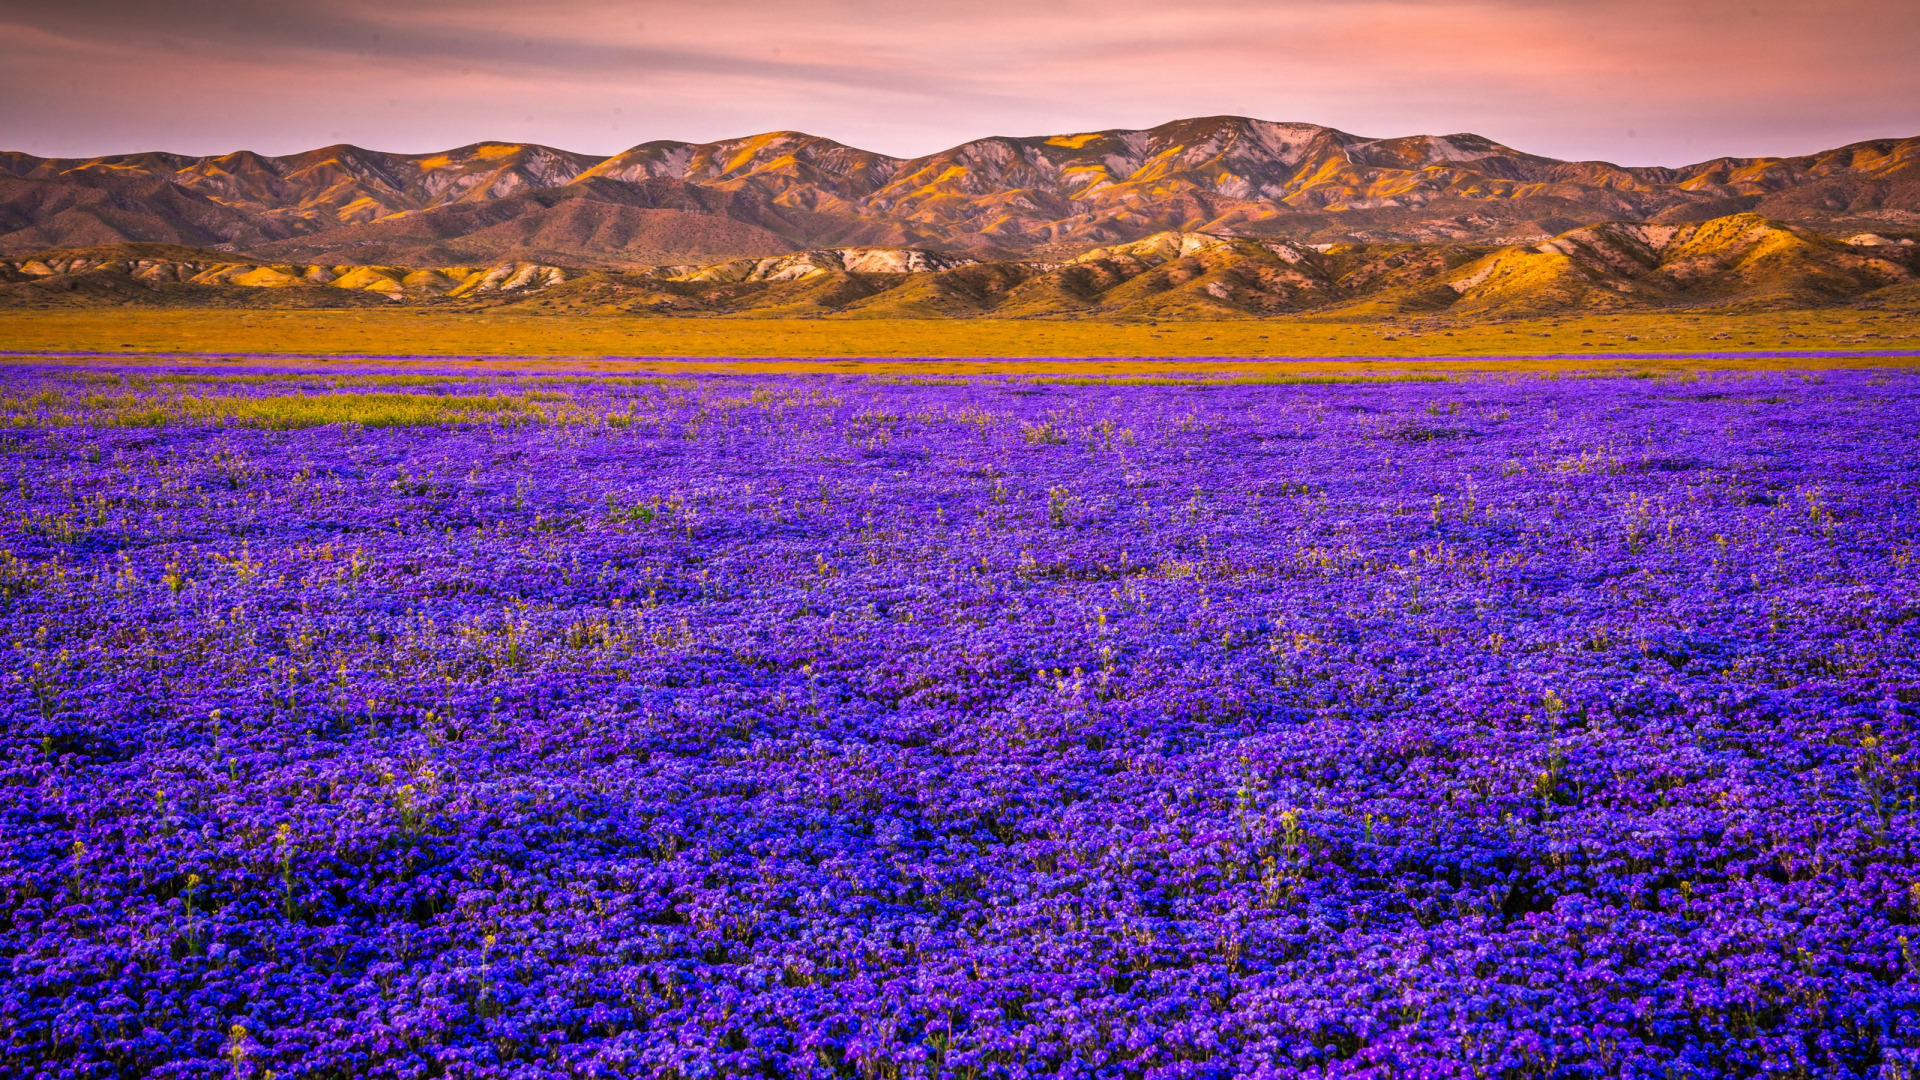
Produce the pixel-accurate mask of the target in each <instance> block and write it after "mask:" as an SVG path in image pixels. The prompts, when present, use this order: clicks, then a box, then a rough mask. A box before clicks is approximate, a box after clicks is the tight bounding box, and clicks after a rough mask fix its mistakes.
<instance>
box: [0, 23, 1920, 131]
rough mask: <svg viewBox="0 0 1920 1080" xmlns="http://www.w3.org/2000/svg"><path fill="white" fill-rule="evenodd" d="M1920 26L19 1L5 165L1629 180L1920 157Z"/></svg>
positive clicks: (4, 26)
mask: <svg viewBox="0 0 1920 1080" xmlns="http://www.w3.org/2000/svg"><path fill="white" fill-rule="evenodd" d="M1917 58H1920V3H1917V2H1915V0H1824V2H1800V0H1794V2H1788V0H1738V2H1727V0H1546V2H1529V0H1281V2H1268V3H1258V2H1251V0H1184V2H1177V3H1150V2H1144V0H1102V2H1098V3H1095V2H1081V0H1062V2H1050V0H1017V2H1016V0H947V2H938V3H935V2H920V0H915V2H872V0H868V2H862V0H829V2H818V0H779V2H769V0H687V2H679V0H667V2H653V0H645V2H638V3H616V2H609V0H566V2H564V3H544V2H541V0H521V2H505V0H458V2H455V0H399V2H393V0H387V2H383V3H372V2H366V0H332V2H330V3H326V4H324V5H322V4H311V3H304V2H301V3H296V2H281V0H164V2H160V0H31V2H29V0H0V63H4V64H5V68H4V70H5V71H6V72H7V78H6V81H7V84H8V89H7V91H6V97H7V103H6V105H5V106H4V108H0V149H12V150H24V151H27V152H29V153H33V154H38V155H41V156H54V155H93V154H104V153H117V152H127V151H134V150H173V151H178V152H183V153H193V154H206V153H218V152H224V151H228V150H235V149H243V148H244V149H252V150H258V151H261V152H264V153H288V152H292V151H296V150H303V149H309V148H312V147H315V146H320V145H324V144H327V143H332V142H341V141H345V142H352V143H357V144H359V145H362V146H367V147H372V148H375V149H381V150H396V151H428V150H437V149H443V148H447V147H452V146H458V145H462V144H465V143H469V142H475V141H479V140H483V139H497V140H513V141H528V142H540V143H545V144H547V145H550V146H558V147H563V148H566V149H569V150H578V151H582V152H588V153H612V152H614V151H616V150H620V149H624V148H625V147H628V146H631V145H633V144H635V143H639V142H644V141H647V140H649V139H661V138H673V139H688V140H708V139H715V138H723V137H728V136H735V135H744V134H750V133H754V132H759V131H767V130H773V129H780V128H792V129H798V130H802V131H808V132H811V133H813V134H817V135H825V136H828V137H830V138H834V139H838V140H840V141H842V142H846V143H850V144H853V145H856V146H861V147H865V148H867V149H872V150H880V151H884V152H887V153H892V154H898V155H903V156H910V155H918V154H924V153H929V152H932V151H935V150H940V149H944V148H946V147H948V146H951V145H954V144H956V143H959V142H963V141H965V140H967V139H971V138H976V137H979V136H983V135H995V134H999V135H1029V134H1043V133H1044V134H1052V133H1062V132H1073V131H1086V130H1095V129H1100V128H1111V127H1148V126H1151V125H1153V124H1157V123H1162V122H1164V121H1167V120H1173V119H1178V118H1181V117H1188V116H1204V115H1212V114H1217V113H1238V114H1242V115H1249V116H1257V117H1261V118H1264V119H1269V120H1283V121H1306V122H1311V123H1320V124H1328V125H1331V126H1333V127H1337V128H1341V129H1343V130H1346V131H1350V132H1354V133H1356V134H1361V135H1373V136H1392V135H1408V134H1417V133H1427V134H1448V133H1453V132H1460V131H1472V132H1477V133H1479V134H1482V135H1486V136H1488V137H1490V138H1493V139H1496V140H1499V141H1501V142H1504V143H1507V144H1508V145H1511V146H1515V147H1517V148H1519V149H1522V150H1527V151H1531V152H1534V153H1541V154H1548V155H1551V156H1555V157H1564V158H1602V159H1607V160H1612V161H1616V162H1620V163H1622V164H1669V165H1671V164H1684V163H1689V162H1694V161H1701V160H1705V159H1707V158H1711V157H1715V156H1718V155H1722V154H1732V155H1742V156H1758V155H1768V154H1793V153H1805V152H1809V151H1813V150H1819V149H1826V148H1829V147H1833V146H1838V145H1842V144H1845V143H1848V142H1851V141H1855V140H1859V139H1866V138H1875V137H1886V136H1910V135H1916V134H1920V63H1916V62H1915V61H1916V59H1917Z"/></svg>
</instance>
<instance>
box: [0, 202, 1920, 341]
mask: <svg viewBox="0 0 1920 1080" xmlns="http://www.w3.org/2000/svg"><path fill="white" fill-rule="evenodd" d="M1916 276H1920V246H1917V245H1916V244H1915V242H1914V238H1913V237H1910V236H1909V237H1894V236H1885V235H1881V234H1871V233H1869V234H1856V235H1854V236H1852V237H1850V238H1848V239H1845V240H1840V239H1835V238H1832V237H1827V236H1823V235H1821V234H1819V233H1816V232H1814V231H1812V230H1809V229H1807V228H1805V227H1802V226H1796V225H1789V224H1785V223H1781V222H1777V221H1771V220H1769V219H1766V218H1763V217H1760V216H1759V215H1755V214H1735V215H1730V216H1726V217H1721V218H1714V219H1711V220H1708V221H1704V222H1685V223H1679V224H1654V223H1647V222H1604V223H1600V224H1596V225H1590V226H1583V227H1580V228H1577V229H1572V230H1568V231H1566V232H1563V233H1561V234H1560V235H1559V236H1556V237H1552V238H1550V239H1547V240H1543V241H1539V242H1537V243H1531V244H1506V245H1491V244H1470V243H1461V242H1451V241H1448V242H1438V243H1369V244H1352V243H1340V244H1324V243H1322V244H1308V243H1304V242H1301V241H1296V240H1275V239H1262V238H1249V237H1243V236H1232V235H1226V234H1221V233H1205V232H1192V231H1166V232H1160V233H1155V234H1153V235H1150V236H1147V237H1145V238H1143V239H1140V240H1134V241H1128V242H1123V243H1117V244H1110V245H1105V246H1102V247H1097V248H1092V249H1090V250H1087V251H1083V252H1081V253H1079V254H1077V255H1074V256H1072V257H1069V258H1066V259H1062V260H1054V261H1043V260H1031V259H1026V260H981V259H974V258H970V257H966V256H961V255H955V254H951V253H945V252H938V251H929V250H926V249H920V248H898V247H848V248H833V249H818V250H809V251H803V252H797V253H792V254H787V255H775V256H763V257H757V258H756V257H750V258H743V259H732V260H725V261H721V262H717V263H707V264H698V263H690V264H673V265H661V266H654V267H649V268H645V269H634V270H607V269H597V268H591V267H562V266H557V265H551V264H546V263H540V262H533V261H526V260H503V261H499V262H496V263H493V264H491V265H486V264H464V265H458V264H456V265H447V264H437V265H427V266H419V265H409V264H394V263H370V264H355V263H344V262H339V263H293V262H279V261H273V262H268V261H262V260H246V259H236V258H234V257H232V256H230V255H224V254H222V253H218V252H211V251H206V250H203V249H195V248H181V247H167V246H163V245H146V244H133V245H117V246H109V247H97V248H88V249H80V250H67V251H55V252H47V253H43V254H40V255H37V256H31V257H24V258H15V259H11V260H0V303H6V304H14V305H23V304H24V305H34V306H40V305H48V304H70V303H89V302H95V301H99V300H117V301H119V302H121V303H135V304H187V305H193V304H223V305H226V304H235V303H252V304H267V305H282V304H296V305H303V306H312V305H338V304H346V303H393V302H400V303H410V304H437V305H455V306H461V307H467V308H492V307H499V306H503V305H508V306H524V307H528V308H530V309H532V310H537V311H588V312H624V313H634V314H669V315H670V314H705V315H757V316H796V315H797V316H831V317H915V318H930V317H931V318H938V317H950V316H975V315H990V316H995V317H1002V318H1060V317H1100V318H1140V319H1159V318H1170V319H1178V318H1242V317H1257V316H1265V315H1280V314H1290V313H1320V314H1330V315H1337V316H1342V317H1349V318H1363V319H1364V318H1386V317H1392V316H1397V315H1401V314H1426V313H1440V312H1448V313H1453V314H1457V315H1462V316H1468V317H1472V318H1501V317H1509V316H1530V315H1547V314H1556V313H1562V312H1582V313H1592V312H1613V311H1634V310H1640V311H1644V310H1662V309H1686V310H1763V309H1786V308H1810V307H1822V306H1829V305H1833V304H1838V303H1865V304H1880V303H1886V302H1890V301H1891V302H1897V303H1899V304H1900V305H1902V306H1906V305H1907V304H1908V303H1909V302H1910V301H1911V300H1912V299H1913V297H1912V294H1913V293H1914V292H1915V291H1916V286H1915V280H1916Z"/></svg>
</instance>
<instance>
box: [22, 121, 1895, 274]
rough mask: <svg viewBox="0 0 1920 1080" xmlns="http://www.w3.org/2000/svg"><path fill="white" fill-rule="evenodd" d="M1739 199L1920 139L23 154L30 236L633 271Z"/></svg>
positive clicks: (776, 135)
mask: <svg viewBox="0 0 1920 1080" xmlns="http://www.w3.org/2000/svg"><path fill="white" fill-rule="evenodd" d="M1739 212H1755V213H1759V214H1761V215H1763V216H1765V217H1768V218H1770V219H1773V220H1778V221H1783V222H1788V223H1792V224H1797V225H1803V226H1808V227H1812V228H1816V229H1820V230H1822V231H1826V232H1830V233H1836V234H1840V235H1846V234H1849V233H1853V232H1860V231H1869V230H1881V231H1885V230H1888V229H1895V230H1898V229H1903V228H1908V229H1910V228H1916V227H1920V138H1909V139H1904V140H1896V139H1886V140H1878V141H1872V142H1865V143H1858V144H1855V145H1852V146H1847V147H1842V148H1840V149H1836V150H1831V151H1827V152H1824V153H1820V154H1812V155H1806V156H1802V157H1785V158H1750V159H1732V158H1726V159H1718V160H1715V161H1708V162H1702V163H1700V164H1697V165H1691V166H1687V167H1684V168H1654V167H1634V168H1629V167H1622V166H1617V165H1612V164H1609V163H1606V162H1565V161H1557V160H1554V159H1551V158H1545V157H1541V156H1538V155H1533V154H1527V153H1524V152H1522V151H1519V150H1515V149H1513V148H1510V147H1506V146H1502V145H1500V144H1499V143H1496V142H1493V141H1491V140H1489V139H1485V138H1482V137H1480V136H1477V135H1449V136H1444V137H1442V136H1429V135H1420V136H1412V137H1406V138H1394V139H1371V138H1363V137H1360V136H1356V135H1351V134H1348V133H1345V132H1341V131H1337V130H1334V129H1332V128H1326V127H1320V126H1317V125H1312V124H1280V123H1271V122H1268V121H1264V120H1252V119H1247V118H1244V117H1232V116H1228V117H1206V118H1199V119H1192V120H1180V121H1175V122H1173V123H1168V124H1163V125H1160V126H1159V127H1155V128H1151V129H1147V130H1140V131H1136V130H1113V131H1100V132H1088V133H1080V134H1071V135H1055V136H1039V137H1032V138H1004V137H994V138H987V139H979V140H975V141H973V142H969V143H965V144H963V145H961V146H957V147H954V148H952V149H949V150H945V151H941V152H940V153H936V154H930V155H927V156H925V157H920V158H912V159H903V158H895V157H889V156H887V155H883V154H876V153H872V152H870V151H865V150H860V149H857V148H854V147H849V146H844V145H842V144H840V143H836V142H833V141H832V140H830V139H824V138H819V137H817V136H812V135H806V134H801V133H798V132H773V133H769V134H764V135H756V136H752V137H749V138H743V139H730V140H723V141H720V142H714V143H704V144H689V143H680V142H650V143H645V144H642V145H640V146H636V147H634V148H632V149H630V150H627V151H624V152H622V153H620V154H617V155H614V156H613V157H608V158H599V157H594V156H591V155H583V154H574V153H569V152H566V151H562V150H556V149H552V148H550V147H544V146H534V145H521V144H506V143H482V144H476V145H473V146H466V147H461V148H459V149H457V150H449V151H443V152H438V153H432V154H386V153H377V152H374V151H369V150H363V149H360V148H358V147H353V146H333V147H326V148H323V149H320V150H313V151H309V152H307V153H303V154H294V155H290V156H287V157H266V156H262V155H258V154H252V153H246V152H242V153H235V154H227V155H221V156H218V157H208V158H193V157H184V156H180V155H173V154H160V153H146V154H128V155H120V156H112V157H101V158H89V159H47V158H37V157H32V156H29V155H25V154H17V153H8V154H0V252H5V253H23V252H29V251H35V250H40V249H45V248H49V247H73V246H82V245H98V244H107V243H116V242H129V241H142V242H159V243H177V244H191V245H196V246H204V247H219V248H222V249H226V250H231V251H236V252H244V253H247V254H250V255H254V256H258V257H262V258H271V259H277V260H285V261H290V262H299V261H307V262H315V263H320V262H328V263H331V262H385V263H396V264H427V263H436V262H444V263H464V262H492V261H498V260H501V259H517V260H522V261H546V262H553V263H566V264H570V265H577V266H592V267H602V268H608V269H613V268H627V267H634V266H643V265H651V264H657V263H691V262H710V261H713V260H715V259H719V258H732V257H747V256H769V255H781V254H789V253H792V252H796V251H803V250H809V249H817V248H823V247H842V246H891V247H913V248H923V249H929V250H939V251H946V252H950V253H955V254H963V255H968V256H971V257H974V258H977V259H982V260H1005V259H1009V258H1022V257H1026V258H1031V257H1044V258H1065V257H1070V256H1072V255H1075V254H1078V253H1079V252H1081V251H1085V250H1087V249H1089V248H1092V247H1098V246H1106V245H1113V244H1124V243H1127V242H1130V241H1134V240H1139V239H1142V238H1145V237H1148V236H1152V235H1155V234H1157V233H1161V232H1168V231H1179V232H1198V233H1207V234H1210V235H1216V236H1223V237H1239V238H1253V239H1275V240H1282V239H1284V240H1295V241H1301V242H1309V243H1330V242H1355V243H1437V242H1472V243H1504V242H1520V241H1524V242H1532V241H1538V240H1545V239H1548V238H1550V237H1552V236H1556V235H1559V234H1561V233H1564V232H1566V231H1567V230H1569V229H1573V228H1576V227H1578V226H1580V225H1582V224H1585V223H1588V222H1593V221H1601V220H1616V221H1632V222H1651V223H1655V224H1675V223H1685V222H1693V221H1702V220H1707V219H1710V218H1715V217H1723V216H1726V215H1728V214H1732V213H1739Z"/></svg>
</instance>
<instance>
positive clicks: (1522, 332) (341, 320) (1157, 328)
mask: <svg viewBox="0 0 1920 1080" xmlns="http://www.w3.org/2000/svg"><path fill="white" fill-rule="evenodd" d="M1912 349H1920V319H1916V318H1915V317H1914V316H1913V315H1911V314H1908V313H1902V312H1877V311H1862V310H1858V309H1826V310H1813V311H1793V312H1780V313H1771V314H1754V315H1716V314H1687V313H1673V314H1664V313H1663V314H1651V315H1617V316H1582V317H1571V316H1570V317H1565V318H1557V319H1539V320H1518V321H1513V322H1504V323H1489V322H1484V321H1476V320H1459V321H1453V322H1449V321H1445V320H1441V319H1437V318H1429V319H1408V320H1405V321H1404V322H1400V321H1396V322H1383V321H1379V320H1374V321H1368V322H1323V321H1318V320H1315V319H1312V318H1310V317H1287V318H1275V319H1238V320H1231V321H1218V322H1204V321H1165V322H1158V323H1155V322H1150V321H1133V322H1095V321H1080V320H1046V319H1032V320H1024V319H1023V320H1014V319H926V320H910V319H899V320H833V319H743V318H674V317H631V316H615V315H529V314H484V313H478V314H477V313H448V312H438V311H432V310H418V309H412V310H409V309H397V310H386V311H383V310H378V309H373V310H366V309H356V310H295V311H275V310H252V311H246V310H239V311H236V310H195V309H176V310H168V309H160V310H153V309H123V310H116V309H111V308H104V309H103V308H80V309H68V310H38V311H35V310H18V309H16V310H0V350H5V351H11V352H17V351H30V350H51V351H95V352H110V353H137V352H143V351H145V352H162V353H167V352H183V353H237V354H249V355H275V354H301V353H310V354H350V353H373V354H382V355H412V356H425V357H431V356H486V355H519V356H543V355H544V356H578V357H595V356H600V357H605V356H614V357H689V358H698V357H710V358H732V357H740V358H787V359H798V358H809V359H813V358H841V359H846V358H865V357H878V358H917V357H927V358H978V357H994V358H1095V359H1098V358H1130V359H1152V358H1161V357H1170V358H1196V357H1221V358H1230V359H1241V358H1261V357H1281V358H1286V357H1294V358H1318V359H1339V358H1354V359H1364V358H1386V359H1396V358H1419V357H1428V358H1433V357H1451V356H1462V357H1508V356H1566V355H1576V354H1577V355H1584V356H1594V355H1607V354H1615V355H1618V354H1633V353H1698V354H1709V357H1710V355H1711V354H1722V353H1736V352H1780V351H1822V350H1846V351H1868V350H1912Z"/></svg>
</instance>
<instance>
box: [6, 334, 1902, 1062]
mask: <svg viewBox="0 0 1920 1080" xmlns="http://www.w3.org/2000/svg"><path fill="white" fill-rule="evenodd" d="M475 366H476V367H479V366H478V365H475ZM207 370H208V369H207V368H205V367H198V368H191V370H189V366H187V365H182V366H181V367H180V368H179V371H178V372H177V373H176V374H175V375H174V376H172V377H165V376H163V375H162V374H161V373H160V369H155V368H142V369H134V368H130V367H129V368H120V369H116V368H113V367H112V366H111V365H109V364H106V363H104V362H102V363H95V364H91V365H87V366H72V365H68V366H58V365H51V364H42V365H36V364H33V363H28V362H19V363H14V364H10V365H8V366H7V367H6V368H4V369H0V394H3V395H4V400H3V401H0V420H4V427H0V548H4V550H5V554H4V555H0V634H4V638H5V641H4V648H0V702H4V709H5V722H4V729H3V730H4V761H3V763H0V784H3V785H4V786H3V787H0V822H3V823H4V824H0V828H4V839H5V843H4V845H0V1060H4V1062H5V1063H6V1064H5V1068H4V1069H0V1071H4V1072H6V1073H7V1074H8V1075H14V1076H23V1077H25V1076H34V1077H99V1078H108V1077H142V1076H153V1077H180V1078H185V1077H236V1078H249V1080H252V1078H266V1077H268V1076H272V1077H275V1078H279V1080H291V1078H296V1077H298V1078H306V1077H328V1078H333V1077H338V1078H348V1077H355V1078H358V1077H436V1076H448V1077H678V1078H695V1077H713V1076H723V1075H758V1076H775V1077H781V1076H821V1077H826V1076H857V1077H867V1078H875V1077H956V1078H968V1080H972V1078H989V1077H1239V1076H1251V1077H1378V1078H1386V1077H1398V1078H1414V1077H1432V1078H1440V1077H1459V1078H1469V1077H1472V1078H1488V1077H1506V1078H1522V1077H1539V1078H1567V1080H1573V1078H1600V1077H1646V1078H1653V1077H1659V1078H1679V1077H1725V1076H1769V1077H1790V1076H1801V1077H1858V1078H1873V1080H1893V1078H1896V1077H1901V1078H1904V1077H1910V1076H1913V1075H1914V1074H1915V1072H1916V1071H1917V1070H1920V928H1916V923H1920V866H1916V862H1915V856H1916V853H1917V851H1920V818H1916V815H1915V810H1916V798H1920V779H1916V774H1915V771H1914V763H1915V761H1916V757H1915V753H1916V745H1915V743H1916V737H1915V727H1916V719H1920V586H1917V585H1916V569H1915V566H1914V561H1913V560H1914V556H1915V553H1916V547H1917V546H1920V516H1917V511H1920V376H1916V375H1914V374H1911V373H1906V372H1900V371H1888V372H1874V371H1854V372H1846V371H1833V372H1825V373H1822V374H1819V375H1814V374H1805V373H1793V372H1770V373H1754V372H1747V373H1722V374H1705V375H1700V376H1697V377H1685V378H1661V379H1652V378H1624V377H1610V378H1575V377H1563V378H1537V377H1528V378H1522V377H1476V378H1461V379H1453V380H1434V381H1423V382H1326V383H1276V384H1268V385H1257V384H1247V385H1209V386H1192V385H1111V384H1107V385H1102V384H1098V383H1088V384H1071V385H1070V384H1064V383H1055V384H1048V383H1043V382H1036V381H1026V380H1022V379H1019V378H1015V377H998V378H987V379H977V380H972V381H962V380H955V381H952V382H948V383H944V384H942V383H938V382H936V381H933V380H924V381H920V382H914V381H893V382H888V381H880V380H862V379H857V378H841V377H830V376H817V377H765V378H761V377H746V376H736V377H727V376H703V377H699V378H687V379H670V380H657V379H643V378H612V377H603V378H587V377H579V378H573V377H550V376H539V375H532V374H528V375H522V376H517V377H516V376H511V375H497V376H472V377H466V376H462V377H459V378H453V377H441V376H438V375H432V374H415V375H408V374H407V372H406V371H405V370H404V365H390V367H389V370H388V371H387V372H386V374H385V375H380V376H376V375H369V374H359V375H356V374H339V373H338V372H336V373H334V374H328V373H326V371H325V370H324V369H321V368H318V367H316V369H315V370H313V371H307V372H294V371H287V370H277V369H269V368H266V367H258V368H247V367H246V366H245V365H244V364H229V365H224V366H222V367H221V368H220V369H219V370H220V371H221V372H223V373H224V374H223V375H221V376H212V375H208V374H206V372H207ZM436 370H439V369H436ZM335 421H346V422H335Z"/></svg>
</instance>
